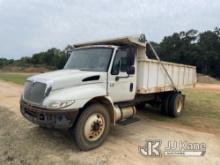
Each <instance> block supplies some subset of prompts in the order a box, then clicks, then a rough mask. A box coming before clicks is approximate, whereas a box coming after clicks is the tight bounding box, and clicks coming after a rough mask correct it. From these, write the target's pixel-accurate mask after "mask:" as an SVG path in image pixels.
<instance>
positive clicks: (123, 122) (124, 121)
mask: <svg viewBox="0 0 220 165" xmlns="http://www.w3.org/2000/svg"><path fill="white" fill-rule="evenodd" d="M139 120H140V118H138V117H131V118H127V119H125V120H122V121H119V122H117V124H119V125H124V126H125V125H128V124H132V123H135V122H137V121H139Z"/></svg>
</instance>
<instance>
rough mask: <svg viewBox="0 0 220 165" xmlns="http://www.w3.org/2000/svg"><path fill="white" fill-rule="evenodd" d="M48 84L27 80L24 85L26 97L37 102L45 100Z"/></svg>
mask: <svg viewBox="0 0 220 165" xmlns="http://www.w3.org/2000/svg"><path fill="white" fill-rule="evenodd" d="M46 87H47V85H46V84H45V83H41V82H32V81H26V82H25V86H24V99H25V100H27V101H31V102H34V103H37V104H41V103H42V102H43V100H44V96H45V90H46Z"/></svg>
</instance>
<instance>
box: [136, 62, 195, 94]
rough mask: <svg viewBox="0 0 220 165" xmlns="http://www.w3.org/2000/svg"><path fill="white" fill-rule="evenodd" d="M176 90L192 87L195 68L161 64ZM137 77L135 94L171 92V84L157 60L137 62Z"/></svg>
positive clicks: (167, 63)
mask: <svg viewBox="0 0 220 165" xmlns="http://www.w3.org/2000/svg"><path fill="white" fill-rule="evenodd" d="M162 63H163V65H164V66H165V68H166V69H167V71H168V73H169V75H170V76H171V78H172V80H173V82H174V84H175V86H176V87H177V89H179V90H181V89H184V88H191V87H194V85H195V84H196V81H197V78H196V67H194V66H189V65H182V64H176V63H169V62H162ZM137 73H138V75H137V93H142V94H146V93H158V92H165V91H171V90H173V87H172V85H171V82H170V80H169V78H168V76H167V74H166V73H165V71H164V70H163V68H162V67H161V64H160V63H159V62H158V61H157V60H150V59H148V60H139V61H138V72H137Z"/></svg>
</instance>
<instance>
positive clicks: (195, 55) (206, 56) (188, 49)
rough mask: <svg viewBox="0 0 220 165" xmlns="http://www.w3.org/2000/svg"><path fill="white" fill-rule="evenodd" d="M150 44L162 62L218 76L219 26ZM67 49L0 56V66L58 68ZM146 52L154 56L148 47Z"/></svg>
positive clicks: (64, 57)
mask: <svg viewBox="0 0 220 165" xmlns="http://www.w3.org/2000/svg"><path fill="white" fill-rule="evenodd" d="M152 45H153V46H154V48H155V49H156V51H157V52H158V54H159V56H160V57H161V59H162V60H164V61H170V62H176V63H182V64H189V65H195V66H196V67H197V72H199V73H203V74H208V75H211V76H214V77H218V78H220V28H215V29H214V30H209V31H205V32H199V31H197V30H194V29H192V30H189V31H182V32H178V33H173V34H172V35H170V36H166V37H164V38H163V40H162V41H161V42H160V43H156V42H152ZM69 48H70V46H67V47H66V48H65V49H64V50H60V49H57V48H52V49H49V50H47V51H45V52H40V53H36V54H33V55H32V57H22V58H21V59H19V60H13V59H10V60H8V59H5V58H0V68H3V67H4V66H7V65H17V66H23V67H28V66H30V65H32V66H46V67H49V68H51V69H61V68H63V66H64V64H65V63H66V61H67V59H68V53H66V52H67V50H69ZM147 55H148V56H149V57H150V58H154V56H153V54H152V52H151V50H150V49H149V48H148V47H147Z"/></svg>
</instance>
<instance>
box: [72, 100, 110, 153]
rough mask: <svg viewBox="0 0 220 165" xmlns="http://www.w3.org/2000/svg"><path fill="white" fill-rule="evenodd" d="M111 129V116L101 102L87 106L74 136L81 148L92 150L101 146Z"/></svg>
mask: <svg viewBox="0 0 220 165" xmlns="http://www.w3.org/2000/svg"><path fill="white" fill-rule="evenodd" d="M109 129H110V116H109V113H108V111H107V109H106V108H105V107H104V106H103V105H101V104H93V105H90V106H89V107H87V108H86V109H85V110H84V111H83V112H82V114H81V115H80V117H79V120H78V121H77V123H76V125H75V129H74V137H75V140H76V143H77V145H78V147H79V149H80V150H84V151H87V150H91V149H93V148H96V147H98V146H100V145H101V144H102V143H103V142H104V140H105V139H106V137H107V135H108V133H109Z"/></svg>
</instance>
